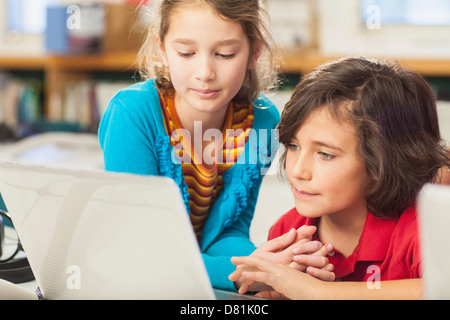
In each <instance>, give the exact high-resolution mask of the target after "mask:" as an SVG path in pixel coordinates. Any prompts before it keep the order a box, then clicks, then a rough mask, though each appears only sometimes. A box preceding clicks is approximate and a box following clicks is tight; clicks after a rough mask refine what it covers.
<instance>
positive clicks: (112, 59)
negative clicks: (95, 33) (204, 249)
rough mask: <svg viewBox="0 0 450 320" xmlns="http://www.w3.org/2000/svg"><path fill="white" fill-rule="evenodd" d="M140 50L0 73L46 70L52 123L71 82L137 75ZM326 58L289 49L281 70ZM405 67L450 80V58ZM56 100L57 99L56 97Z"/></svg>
mask: <svg viewBox="0 0 450 320" xmlns="http://www.w3.org/2000/svg"><path fill="white" fill-rule="evenodd" d="M136 56H137V50H136V49H134V50H129V51H114V52H110V53H103V54H90V55H82V56H58V55H42V56H38V55H29V56H2V55H0V70H6V71H15V70H19V71H27V70H28V71H43V73H44V82H45V84H44V97H45V105H44V114H45V116H46V118H47V119H48V120H52V117H51V115H52V110H53V105H54V103H55V101H58V95H59V96H61V94H62V92H63V91H64V88H65V86H66V85H67V83H68V82H70V81H73V80H89V79H91V78H92V73H93V72H96V71H100V72H102V71H114V72H135V71H137V64H136ZM338 58H339V57H324V56H322V55H320V54H319V53H318V50H313V49H304V50H290V51H287V52H286V53H285V55H284V64H283V65H282V71H283V72H285V73H300V74H307V73H309V72H311V71H313V70H314V69H315V68H316V67H317V66H319V65H321V64H323V63H325V62H328V61H333V60H336V59H338ZM397 61H399V62H400V63H401V64H402V65H404V66H405V67H408V68H411V69H414V70H416V71H417V72H419V73H421V74H422V75H424V76H433V77H435V76H438V77H450V59H448V60H444V59H437V60H432V59H397ZM55 97H56V98H55Z"/></svg>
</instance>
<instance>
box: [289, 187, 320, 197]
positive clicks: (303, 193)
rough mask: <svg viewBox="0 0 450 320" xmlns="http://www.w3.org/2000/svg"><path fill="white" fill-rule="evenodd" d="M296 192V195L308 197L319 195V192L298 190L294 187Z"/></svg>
mask: <svg viewBox="0 0 450 320" xmlns="http://www.w3.org/2000/svg"><path fill="white" fill-rule="evenodd" d="M294 193H295V195H296V196H299V197H308V198H309V197H314V196H318V195H319V194H318V193H311V192H308V191H305V190H298V189H297V188H294Z"/></svg>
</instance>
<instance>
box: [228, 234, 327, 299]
mask: <svg viewBox="0 0 450 320" xmlns="http://www.w3.org/2000/svg"><path fill="white" fill-rule="evenodd" d="M316 230H317V228H316V227H315V226H302V227H300V228H299V229H297V230H295V229H291V230H290V231H289V232H288V233H286V234H284V235H282V236H280V237H278V238H275V239H272V240H269V241H267V242H265V243H263V244H262V245H260V246H259V247H258V248H257V249H256V250H255V251H254V252H253V253H252V254H250V255H249V256H248V257H233V258H232V259H231V262H233V263H234V264H235V265H236V269H235V271H234V272H233V273H232V274H230V276H229V279H230V280H231V281H234V282H235V286H236V287H237V288H238V289H239V293H246V292H247V291H258V293H257V294H256V295H257V296H259V297H262V298H268V299H285V298H290V299H292V298H293V296H292V295H297V294H298V293H299V292H298V282H297V281H295V280H294V279H296V278H298V277H304V279H302V280H301V281H304V282H305V285H306V283H307V282H308V281H314V282H315V281H316V280H322V281H334V280H335V275H334V273H333V270H334V266H333V265H332V264H330V263H329V261H328V258H327V256H328V254H329V253H330V252H331V251H332V250H333V246H332V245H331V244H323V243H321V242H320V241H316V240H312V236H313V234H314V233H315V232H316ZM299 280H300V279H299ZM291 286H292V287H291ZM297 298H301V297H297Z"/></svg>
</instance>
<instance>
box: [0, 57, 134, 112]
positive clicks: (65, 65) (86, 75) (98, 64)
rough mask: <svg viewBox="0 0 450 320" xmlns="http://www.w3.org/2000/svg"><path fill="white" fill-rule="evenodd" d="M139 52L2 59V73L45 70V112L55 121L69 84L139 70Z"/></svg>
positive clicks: (0, 64)
mask: <svg viewBox="0 0 450 320" xmlns="http://www.w3.org/2000/svg"><path fill="white" fill-rule="evenodd" d="M136 56H137V51H136V50H133V51H122V52H110V53H103V54H89V55H82V56H76V55H74V56H58V55H41V56H38V55H35V56H33V55H30V56H0V70H2V69H3V70H6V71H31V70H33V71H36V70H37V71H43V72H44V82H45V83H44V97H45V102H44V104H45V105H44V113H45V115H46V118H48V119H49V120H52V110H54V109H58V108H59V107H55V105H54V104H55V103H58V101H60V99H58V96H59V97H60V96H61V95H62V92H63V91H64V88H65V86H66V84H67V83H68V82H70V81H74V80H88V79H90V78H91V77H92V72H96V71H115V72H134V71H136V67H137V64H136Z"/></svg>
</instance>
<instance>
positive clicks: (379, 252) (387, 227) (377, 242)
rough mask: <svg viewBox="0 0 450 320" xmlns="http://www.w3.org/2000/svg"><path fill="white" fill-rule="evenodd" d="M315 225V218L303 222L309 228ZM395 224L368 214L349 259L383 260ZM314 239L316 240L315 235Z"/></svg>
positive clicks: (393, 220) (395, 220)
mask: <svg viewBox="0 0 450 320" xmlns="http://www.w3.org/2000/svg"><path fill="white" fill-rule="evenodd" d="M317 223H318V219H315V218H306V221H305V224H306V225H309V226H317ZM396 224H397V219H386V218H380V217H376V216H374V215H372V214H371V213H368V214H367V218H366V222H365V223H364V228H363V231H362V234H361V237H360V238H359V243H358V245H357V247H356V248H355V250H354V251H353V253H352V255H351V256H350V257H353V256H355V255H356V257H353V258H356V261H382V260H384V259H385V257H386V253H387V251H388V248H389V244H390V242H391V236H392V232H393V231H394V228H395V226H396ZM315 238H316V240H317V233H316V234H315ZM350 257H348V258H350Z"/></svg>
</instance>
